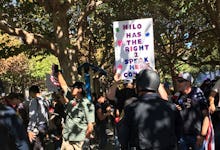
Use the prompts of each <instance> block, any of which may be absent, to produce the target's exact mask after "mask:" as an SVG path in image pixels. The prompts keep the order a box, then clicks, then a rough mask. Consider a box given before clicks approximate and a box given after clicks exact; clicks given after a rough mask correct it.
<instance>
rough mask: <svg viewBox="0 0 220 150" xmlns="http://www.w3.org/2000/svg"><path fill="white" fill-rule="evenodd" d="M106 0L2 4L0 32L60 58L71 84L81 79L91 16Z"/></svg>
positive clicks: (37, 0)
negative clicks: (89, 17)
mask: <svg viewBox="0 0 220 150" xmlns="http://www.w3.org/2000/svg"><path fill="white" fill-rule="evenodd" d="M103 2H104V1H94V0H89V1H81V2H78V1H74V0H68V1H67V0H65V1H63V0H47V1H44V0H35V1H21V0H20V1H19V0H18V1H10V0H7V1H4V2H3V1H1V12H0V29H1V31H3V32H5V33H8V34H10V35H14V36H19V37H20V38H21V39H22V41H23V43H24V46H25V47H26V48H27V47H28V48H29V50H30V49H31V50H32V52H31V53H32V54H33V53H35V52H36V51H37V52H39V51H41V52H42V51H43V52H49V53H52V54H54V55H55V56H57V58H58V60H59V62H60V66H61V68H62V69H63V70H64V76H65V78H66V79H67V82H68V83H70V82H72V80H75V78H77V76H76V75H77V66H78V64H79V63H80V61H79V60H80V59H79V51H80V50H82V42H83V40H84V34H85V29H86V27H87V23H88V20H87V18H88V16H89V15H90V14H91V13H92V12H93V11H94V10H95V9H96V8H97V7H98V6H99V5H101V4H102V3H103Z"/></svg>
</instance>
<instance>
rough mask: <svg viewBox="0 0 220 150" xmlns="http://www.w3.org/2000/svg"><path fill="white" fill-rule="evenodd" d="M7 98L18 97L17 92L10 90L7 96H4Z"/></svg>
mask: <svg viewBox="0 0 220 150" xmlns="http://www.w3.org/2000/svg"><path fill="white" fill-rule="evenodd" d="M6 98H7V99H10V100H11V99H14V98H18V94H17V93H14V92H11V93H9V94H8V96H7V97H6Z"/></svg>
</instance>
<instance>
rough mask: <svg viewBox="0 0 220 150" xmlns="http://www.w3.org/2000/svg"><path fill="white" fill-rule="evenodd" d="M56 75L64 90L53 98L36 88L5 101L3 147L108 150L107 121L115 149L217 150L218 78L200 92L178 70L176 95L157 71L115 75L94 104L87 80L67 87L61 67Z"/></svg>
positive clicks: (0, 114) (0, 107)
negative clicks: (128, 76) (127, 76)
mask: <svg viewBox="0 0 220 150" xmlns="http://www.w3.org/2000/svg"><path fill="white" fill-rule="evenodd" d="M53 76H54V77H56V86H58V87H59V90H58V91H57V92H54V93H52V94H51V97H50V98H49V99H48V98H45V96H42V93H41V90H40V87H39V86H37V85H32V86H31V87H29V96H28V98H27V99H26V98H25V96H24V95H23V94H20V93H13V92H12V93H10V94H8V95H6V96H5V97H4V98H3V99H2V100H1V103H0V133H1V134H0V145H1V148H0V149H3V150H14V149H19V150H28V149H31V150H32V149H33V150H44V149H51V150H60V149H61V150H82V149H89V148H88V147H89V146H88V144H90V143H88V142H85V141H86V139H89V140H93V139H95V141H96V144H97V145H98V147H96V149H100V150H105V149H106V148H107V145H108V142H109V140H108V136H107V133H106V129H107V125H108V123H109V121H110V123H111V125H112V126H113V128H114V131H113V132H114V137H115V141H116V142H118V144H115V149H116V148H117V149H121V150H218V149H220V142H219V140H220V113H219V110H220V109H219V107H220V102H219V95H220V79H218V80H215V81H211V80H210V79H207V80H205V81H204V83H203V84H202V85H201V87H195V86H193V82H194V79H193V77H192V75H191V74H190V73H188V72H184V73H179V74H178V76H177V77H176V85H177V87H176V93H172V92H169V93H168V92H167V89H166V88H165V87H164V86H163V84H161V79H160V77H159V74H158V73H157V72H156V71H154V70H152V69H143V70H142V71H140V72H139V73H138V74H137V76H136V78H135V80H133V81H130V80H124V81H122V80H121V76H120V74H117V73H116V74H115V76H114V82H113V83H112V85H111V87H110V88H109V89H108V90H107V91H106V92H104V93H101V94H98V95H97V94H96V93H93V100H92V101H90V100H89V99H88V98H87V97H86V92H85V85H84V83H83V82H79V81H76V82H75V83H74V84H72V85H71V86H68V85H67V83H66V80H65V79H64V77H63V75H62V73H61V72H60V71H58V70H56V71H54V70H53ZM119 85H123V86H120V87H119ZM166 87H167V86H166ZM116 146H117V147H116ZM90 149H92V148H91V147H90Z"/></svg>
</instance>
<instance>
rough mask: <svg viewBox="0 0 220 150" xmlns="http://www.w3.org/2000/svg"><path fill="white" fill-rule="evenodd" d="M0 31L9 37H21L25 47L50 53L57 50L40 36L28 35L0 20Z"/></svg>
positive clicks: (24, 31)
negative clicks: (32, 47) (35, 47)
mask: <svg viewBox="0 0 220 150" xmlns="http://www.w3.org/2000/svg"><path fill="white" fill-rule="evenodd" d="M0 30H2V31H3V32H5V33H8V34H9V35H14V36H18V37H21V38H22V40H23V42H24V43H25V44H27V45H35V46H39V47H41V48H46V49H48V50H51V52H52V53H55V51H56V49H57V46H56V44H55V43H53V42H50V41H48V40H46V39H45V38H44V37H43V36H42V35H37V34H33V33H30V32H28V31H26V30H23V29H21V28H13V27H11V26H10V25H9V24H7V22H6V21H4V20H0Z"/></svg>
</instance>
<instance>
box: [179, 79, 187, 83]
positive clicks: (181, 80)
mask: <svg viewBox="0 0 220 150" xmlns="http://www.w3.org/2000/svg"><path fill="white" fill-rule="evenodd" d="M186 81H187V80H185V79H182V78H179V79H177V82H179V83H182V82H186Z"/></svg>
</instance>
